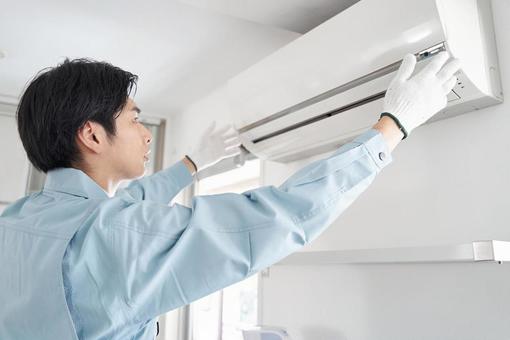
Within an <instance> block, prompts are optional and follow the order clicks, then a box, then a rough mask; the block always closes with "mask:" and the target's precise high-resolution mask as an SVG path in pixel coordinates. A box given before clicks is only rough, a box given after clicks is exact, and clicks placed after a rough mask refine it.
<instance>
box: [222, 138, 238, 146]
mask: <svg viewBox="0 0 510 340" xmlns="http://www.w3.org/2000/svg"><path fill="white" fill-rule="evenodd" d="M239 145H241V140H240V139H239V138H234V139H232V140H229V141H225V148H230V147H232V146H239Z"/></svg>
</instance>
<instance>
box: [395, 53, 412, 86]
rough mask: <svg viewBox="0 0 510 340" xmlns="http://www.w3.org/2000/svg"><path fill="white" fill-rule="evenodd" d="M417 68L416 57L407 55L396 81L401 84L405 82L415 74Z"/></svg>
mask: <svg viewBox="0 0 510 340" xmlns="http://www.w3.org/2000/svg"><path fill="white" fill-rule="evenodd" d="M415 66H416V57H415V56H414V55H413V54H410V53H408V54H406V55H405V56H404V59H403V60H402V64H401V65H400V67H399V69H398V72H397V75H396V76H395V80H396V81H399V82H404V81H406V80H407V79H409V77H411V75H412V74H413V72H414V68H415Z"/></svg>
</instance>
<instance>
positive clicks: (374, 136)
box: [353, 129, 393, 169]
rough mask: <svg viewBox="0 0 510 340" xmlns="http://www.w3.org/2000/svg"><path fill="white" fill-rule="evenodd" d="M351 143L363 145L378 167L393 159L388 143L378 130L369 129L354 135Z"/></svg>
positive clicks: (382, 166)
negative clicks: (356, 135)
mask: <svg viewBox="0 0 510 340" xmlns="http://www.w3.org/2000/svg"><path fill="white" fill-rule="evenodd" d="M353 143H359V144H362V145H364V146H365V147H366V148H367V150H368V153H369V154H370V156H371V158H372V160H373V161H374V163H375V164H376V165H377V167H378V168H379V169H382V168H384V167H385V166H386V165H388V164H390V163H391V161H392V160H393V158H392V156H391V152H390V150H389V148H388V144H387V143H386V140H385V139H384V137H383V135H382V134H381V132H380V131H379V130H376V129H370V130H368V131H366V132H365V133H363V134H361V135H359V136H358V137H356V138H355V139H354V140H353Z"/></svg>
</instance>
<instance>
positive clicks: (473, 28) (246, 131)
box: [228, 0, 503, 162]
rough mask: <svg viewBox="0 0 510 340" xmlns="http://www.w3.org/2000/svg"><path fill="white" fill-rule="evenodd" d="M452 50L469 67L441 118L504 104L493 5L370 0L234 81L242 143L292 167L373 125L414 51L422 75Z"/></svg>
mask: <svg viewBox="0 0 510 340" xmlns="http://www.w3.org/2000/svg"><path fill="white" fill-rule="evenodd" d="M442 50H447V51H449V52H450V54H451V55H452V56H453V57H457V58H459V59H460V60H461V62H462V70H461V71H459V73H458V74H457V75H458V79H459V81H458V84H457V85H456V86H455V88H454V89H453V91H452V92H451V93H450V94H449V96H448V99H449V103H448V106H447V108H445V109H444V110H443V111H442V112H440V113H439V114H437V115H435V116H434V117H433V118H432V119H431V120H430V121H432V120H439V119H443V118H447V117H451V116H454V115H458V114H460V113H465V112H469V111H473V110H477V109H480V108H483V107H487V106H490V105H494V104H497V103H500V102H502V100H503V93H502V89H501V82H500V77H499V67H498V60H497V53H496V45H495V38H494V28H493V22H492V10H491V5H490V0H385V1H382V0H362V1H359V2H358V3H356V4H354V5H353V6H351V7H349V8H348V9H346V10H345V11H343V12H341V13H340V14H338V15H336V16H335V17H333V18H331V19H330V20H328V21H326V22H325V23H323V24H322V25H320V26H318V27H316V28H315V29H313V30H311V31H310V32H308V33H306V34H304V35H303V36H301V37H299V38H297V39H296V40H294V41H292V42H291V43H289V44H288V45H286V46H284V47H283V48H281V49H279V50H278V51H276V52H275V53H273V54H271V55H270V56H268V57H266V58H265V59H263V60H262V61H260V62H258V63H257V64H255V65H253V66H251V67H250V68H248V69H247V70H245V71H244V72H242V73H240V74H239V75H237V76H235V77H234V78H232V79H231V80H230V81H229V83H228V91H229V100H230V104H231V112H232V118H233V121H234V125H235V127H236V128H237V129H238V130H239V131H240V133H241V140H242V143H243V146H244V147H245V148H247V149H248V150H249V151H250V152H251V153H253V154H255V155H256V156H258V157H260V158H261V159H269V160H275V161H282V162H287V161H292V160H296V159H299V158H303V157H308V156H311V155H314V154H317V153H322V152H326V151H329V150H333V149H334V148H337V147H338V146H339V145H341V144H344V143H345V142H347V141H348V140H350V139H352V138H353V137H354V136H356V135H357V134H359V133H361V132H362V131H364V130H366V129H367V128H369V127H370V126H372V125H373V124H374V123H375V122H376V121H377V119H378V118H379V114H380V113H381V110H382V102H383V97H384V94H385V90H386V88H387V86H388V84H389V82H390V80H391V79H392V78H393V76H394V74H395V71H396V70H397V69H398V67H399V65H400V63H401V60H402V57H403V56H404V55H405V54H406V53H414V54H416V55H417V57H418V60H420V61H419V62H418V65H417V70H419V69H421V68H422V67H423V66H424V65H425V64H426V63H428V61H429V59H430V58H429V57H430V56H432V55H435V54H437V53H438V52H440V51H442Z"/></svg>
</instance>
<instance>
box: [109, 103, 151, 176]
mask: <svg viewBox="0 0 510 340" xmlns="http://www.w3.org/2000/svg"><path fill="white" fill-rule="evenodd" d="M139 113H140V109H139V108H138V107H137V106H136V104H135V102H134V101H133V100H131V98H129V99H128V101H127V103H126V105H125V106H124V109H123V110H122V112H121V113H120V115H119V116H118V117H117V118H116V119H115V124H116V129H117V134H116V136H114V137H113V138H112V141H111V146H110V147H108V150H107V151H106V153H105V156H106V157H107V159H108V161H109V162H110V165H111V166H112V168H113V169H112V170H113V171H114V172H115V173H117V174H118V175H119V177H120V178H119V179H134V178H138V177H141V176H143V174H144V173H145V163H146V162H147V161H148V158H147V154H148V152H149V144H150V143H151V141H152V134H151V132H150V131H149V130H148V129H147V128H146V127H145V126H143V124H142V123H140V121H139V120H138V114H139Z"/></svg>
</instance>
